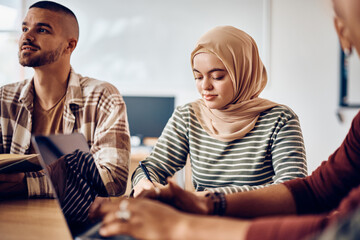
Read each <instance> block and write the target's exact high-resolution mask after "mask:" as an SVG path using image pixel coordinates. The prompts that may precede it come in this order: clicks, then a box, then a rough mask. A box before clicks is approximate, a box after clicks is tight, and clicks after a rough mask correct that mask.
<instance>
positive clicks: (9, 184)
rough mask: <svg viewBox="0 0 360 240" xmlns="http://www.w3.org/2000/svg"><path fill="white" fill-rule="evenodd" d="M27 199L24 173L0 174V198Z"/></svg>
mask: <svg viewBox="0 0 360 240" xmlns="http://www.w3.org/2000/svg"><path fill="white" fill-rule="evenodd" d="M12 197H23V198H25V197H27V185H26V178H25V173H9V174H0V198H12Z"/></svg>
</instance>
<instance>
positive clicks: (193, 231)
mask: <svg viewBox="0 0 360 240" xmlns="http://www.w3.org/2000/svg"><path fill="white" fill-rule="evenodd" d="M249 226H250V222H249V221H245V220H238V219H232V218H224V217H209V216H200V215H193V214H186V215H185V217H184V219H183V220H182V221H179V224H178V225H177V227H176V228H175V233H176V234H177V235H176V236H175V238H177V239H196V240H202V239H204V240H210V239H228V240H231V239H237V240H243V239H245V236H246V234H247V231H248V228H249ZM173 235H175V234H173Z"/></svg>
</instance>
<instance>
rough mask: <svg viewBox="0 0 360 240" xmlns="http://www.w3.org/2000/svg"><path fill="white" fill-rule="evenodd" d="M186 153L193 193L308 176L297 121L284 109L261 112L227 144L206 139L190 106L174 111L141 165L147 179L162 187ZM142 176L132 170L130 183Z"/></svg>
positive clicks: (244, 188) (232, 189)
mask: <svg viewBox="0 0 360 240" xmlns="http://www.w3.org/2000/svg"><path fill="white" fill-rule="evenodd" d="M188 155H189V157H190V163H191V169H192V182H193V185H194V187H195V190H196V191H204V190H207V191H217V192H224V193H233V192H239V191H249V190H252V189H257V188H260V187H263V186H266V185H268V184H273V183H281V182H284V181H286V180H290V179H294V178H297V177H305V176H306V175H307V164H306V156H305V149H304V143H303V137H302V132H301V128H300V123H299V120H298V117H297V116H296V114H295V113H294V112H293V111H292V110H291V109H289V108H288V107H286V106H283V105H281V106H277V107H274V108H272V109H269V110H267V111H265V112H263V113H261V114H260V116H259V118H258V121H257V123H256V125H255V127H254V128H253V129H252V130H251V131H250V132H249V133H248V134H247V135H246V136H245V137H243V138H242V139H237V140H234V141H231V142H222V141H219V140H217V139H215V138H213V137H211V136H209V134H207V133H206V132H205V130H204V129H203V128H202V127H201V125H200V123H199V121H198V120H197V118H196V116H195V113H194V110H193V108H192V106H191V104H186V105H184V106H181V107H177V108H176V110H175V111H174V113H173V115H172V117H171V118H170V119H169V121H168V123H167V125H166V127H165V129H164V131H163V133H162V134H161V136H160V138H159V139H158V142H157V144H156V145H155V147H154V149H153V151H152V152H151V154H150V156H149V157H148V158H147V159H146V160H144V161H143V162H144V163H145V164H146V165H147V167H148V168H149V172H150V176H151V178H152V180H154V181H156V182H159V183H162V184H166V178H167V177H168V176H172V175H174V174H175V172H177V171H178V170H180V169H181V168H183V167H184V165H185V163H186V159H187V156H188ZM144 177H145V176H144V174H143V172H142V171H141V169H139V168H137V169H136V170H135V172H134V174H133V176H132V183H133V185H136V184H137V183H138V182H139V180H140V179H142V178H144Z"/></svg>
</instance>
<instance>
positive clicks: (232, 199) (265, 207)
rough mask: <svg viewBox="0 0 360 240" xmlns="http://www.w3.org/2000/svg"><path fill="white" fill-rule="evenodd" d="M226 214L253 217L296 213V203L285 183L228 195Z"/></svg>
mask: <svg viewBox="0 0 360 240" xmlns="http://www.w3.org/2000/svg"><path fill="white" fill-rule="evenodd" d="M226 202H227V208H226V212H225V215H226V216H232V217H239V218H252V217H260V216H269V215H283V214H295V213H296V205H295V202H294V199H293V196H292V194H291V192H290V191H289V190H288V188H287V187H286V186H285V185H283V184H276V185H272V186H269V187H266V188H262V189H258V190H254V191H249V192H241V193H235V194H228V195H226Z"/></svg>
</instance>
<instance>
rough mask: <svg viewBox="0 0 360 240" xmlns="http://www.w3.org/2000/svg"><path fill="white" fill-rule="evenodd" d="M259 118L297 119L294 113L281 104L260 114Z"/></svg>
mask: <svg viewBox="0 0 360 240" xmlns="http://www.w3.org/2000/svg"><path fill="white" fill-rule="evenodd" d="M260 116H261V117H263V118H267V117H275V116H279V117H282V118H287V119H291V118H298V116H297V115H296V113H295V112H294V111H293V110H292V109H291V108H290V107H288V106H286V105H283V104H281V105H278V106H276V107H273V108H270V109H268V110H266V111H264V112H262V113H261V114H260Z"/></svg>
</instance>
